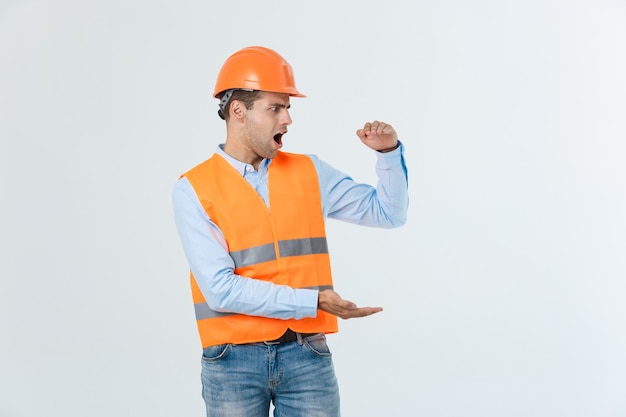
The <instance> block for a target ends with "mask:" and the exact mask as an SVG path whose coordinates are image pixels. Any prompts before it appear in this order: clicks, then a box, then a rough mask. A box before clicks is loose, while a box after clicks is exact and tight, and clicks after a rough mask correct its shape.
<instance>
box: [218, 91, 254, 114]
mask: <svg viewBox="0 0 626 417" xmlns="http://www.w3.org/2000/svg"><path fill="white" fill-rule="evenodd" d="M224 93H226V91H222V92H221V93H219V94H218V95H217V98H218V99H220V100H221V99H222V97H223V96H224ZM262 94H263V91H261V90H253V91H250V90H233V93H232V96H231V97H230V100H228V102H226V104H224V110H223V111H222V114H223V116H224V117H223V118H224V120H226V121H228V119H230V103H232V102H233V100H238V101H241V102H242V103H243V105H244V106H246V109H248V110H250V109H251V108H252V106H253V105H254V102H255V101H257V100H258V99H259V98H261V95H262Z"/></svg>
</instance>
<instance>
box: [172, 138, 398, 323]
mask: <svg viewBox="0 0 626 417" xmlns="http://www.w3.org/2000/svg"><path fill="white" fill-rule="evenodd" d="M222 146H223V145H220V146H219V147H218V149H217V150H216V153H217V154H219V155H221V156H222V157H224V158H225V159H226V161H228V162H229V163H230V164H231V165H232V166H233V168H235V169H236V170H237V171H238V172H239V173H240V174H241V175H242V176H243V177H244V178H245V179H246V180H247V181H248V183H250V185H251V186H252V187H253V188H254V189H255V190H256V191H257V192H258V193H259V196H260V197H261V198H262V199H263V200H264V201H265V204H266V205H268V204H269V203H268V201H269V200H268V188H267V170H268V168H269V165H270V164H271V162H272V161H271V159H264V160H263V161H261V163H260V164H259V169H258V171H257V170H255V169H254V167H253V166H252V165H250V164H246V163H243V162H240V161H237V160H236V159H234V158H232V157H231V156H229V155H227V154H226V153H225V152H224V151H223V149H222ZM307 156H309V157H310V158H311V160H312V161H313V164H314V165H315V168H316V170H317V174H318V178H319V183H320V192H321V197H322V212H323V215H324V218H325V219H326V218H331V219H337V220H342V221H346V222H350V223H354V224H359V225H364V226H371V227H380V228H392V227H398V226H401V225H402V224H404V223H405V222H406V213H407V208H408V202H409V197H408V175H407V168H406V164H405V161H404V145H402V143H400V146H399V147H398V149H396V150H394V151H391V152H387V153H381V152H376V156H377V158H378V159H377V162H376V174H377V176H378V185H377V186H376V187H373V186H371V185H368V184H360V183H357V182H355V181H354V180H353V179H352V178H350V177H349V176H348V175H346V174H344V173H342V172H341V171H338V170H337V169H335V168H333V167H331V166H330V165H328V164H327V163H325V162H323V161H321V160H320V159H319V158H317V157H316V156H315V155H307ZM172 198H173V204H174V220H175V222H176V228H177V229H178V234H179V235H180V239H181V241H182V244H183V249H184V252H185V256H186V257H187V261H188V262H189V267H190V269H191V271H192V273H193V275H194V277H195V279H196V282H197V283H198V287H199V288H200V291H202V294H203V295H204V297H205V299H206V301H207V304H208V305H209V307H210V308H211V309H212V310H214V311H217V312H231V313H240V314H247V315H253V316H264V317H273V318H279V319H292V318H293V319H302V318H305V317H316V315H317V297H318V291H317V290H312V289H295V288H291V287H289V286H286V285H276V284H273V283H270V282H266V281H260V280H256V279H250V278H246V277H242V276H239V275H236V274H235V273H234V269H235V265H234V262H233V259H232V258H231V257H230V255H229V253H228V245H227V243H226V240H225V238H224V235H223V234H222V232H221V231H220V229H219V227H218V226H217V225H216V224H215V223H213V221H212V220H211V219H210V218H209V216H208V214H207V213H206V211H205V210H204V208H203V207H202V205H201V204H200V201H199V200H198V197H197V195H196V193H195V191H194V189H193V187H192V186H191V184H190V183H189V180H187V178H186V177H182V178H180V179H179V180H178V181H177V182H176V184H175V186H174V191H173V195H172Z"/></svg>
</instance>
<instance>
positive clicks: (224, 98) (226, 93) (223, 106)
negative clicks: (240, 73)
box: [217, 88, 235, 120]
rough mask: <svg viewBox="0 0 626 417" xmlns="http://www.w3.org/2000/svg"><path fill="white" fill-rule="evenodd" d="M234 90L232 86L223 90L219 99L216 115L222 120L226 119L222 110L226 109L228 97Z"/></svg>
mask: <svg viewBox="0 0 626 417" xmlns="http://www.w3.org/2000/svg"><path fill="white" fill-rule="evenodd" d="M234 91H235V89H234V88H233V89H230V90H226V91H224V95H223V96H222V98H221V99H220V104H219V106H220V109H219V110H218V111H217V114H218V116H220V118H221V119H222V120H226V118H225V117H224V110H225V109H226V105H227V104H228V102H229V101H230V98H231V97H232V95H233V92H234Z"/></svg>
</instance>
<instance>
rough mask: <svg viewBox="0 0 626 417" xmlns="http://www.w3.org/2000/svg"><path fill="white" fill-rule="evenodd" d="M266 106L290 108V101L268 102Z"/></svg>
mask: <svg viewBox="0 0 626 417" xmlns="http://www.w3.org/2000/svg"><path fill="white" fill-rule="evenodd" d="M268 107H282V108H283V109H290V108H291V103H290V104H283V103H270V104H269V105H268Z"/></svg>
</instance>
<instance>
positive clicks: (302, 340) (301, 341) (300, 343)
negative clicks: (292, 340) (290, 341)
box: [296, 333, 304, 345]
mask: <svg viewBox="0 0 626 417" xmlns="http://www.w3.org/2000/svg"><path fill="white" fill-rule="evenodd" d="M296 338H297V340H298V344H299V345H302V344H303V343H304V339H303V337H302V333H296Z"/></svg>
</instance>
